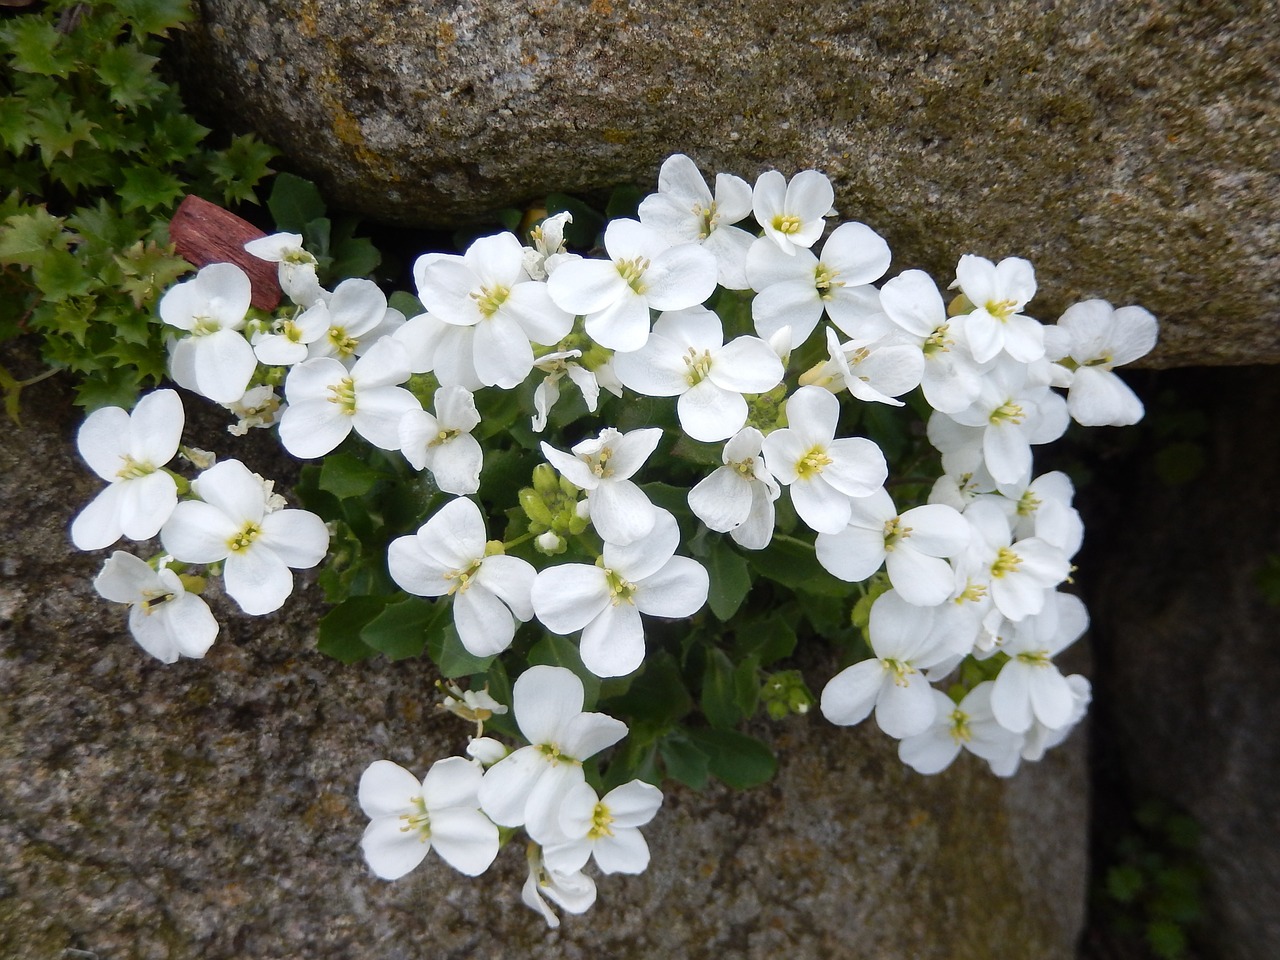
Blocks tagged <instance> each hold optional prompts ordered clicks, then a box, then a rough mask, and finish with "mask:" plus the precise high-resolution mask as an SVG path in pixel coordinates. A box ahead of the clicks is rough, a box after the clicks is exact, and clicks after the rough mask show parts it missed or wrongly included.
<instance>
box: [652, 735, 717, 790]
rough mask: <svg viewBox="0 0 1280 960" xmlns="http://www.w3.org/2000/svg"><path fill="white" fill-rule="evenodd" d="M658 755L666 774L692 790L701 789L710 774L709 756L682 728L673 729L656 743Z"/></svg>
mask: <svg viewBox="0 0 1280 960" xmlns="http://www.w3.org/2000/svg"><path fill="white" fill-rule="evenodd" d="M658 755H659V756H660V757H662V766H663V768H664V769H665V770H666V771H667V776H668V777H670V778H671V779H673V780H678V781H680V782H681V783H683V784H684V785H685V786H687V787H690V788H692V789H694V790H702V789H704V788H705V787H706V785H707V778H708V777H709V776H710V775H711V767H710V764H711V758H710V757H708V756H707V754H706V751H704V750H702V749H700V748H699V747H697V746H696V745H694V743H693V742H692V741H691V740H690V739H689V737H688V736H687V735H686V734H685V733H684V731H682V730H673V731H671V733H669V734H667V735H666V736H665V737H663V738H662V740H661V741H660V742H659V743H658Z"/></svg>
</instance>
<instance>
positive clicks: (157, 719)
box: [0, 381, 1088, 960]
mask: <svg viewBox="0 0 1280 960" xmlns="http://www.w3.org/2000/svg"><path fill="white" fill-rule="evenodd" d="M24 400H25V401H27V402H26V403H25V405H24V406H25V409H26V415H25V421H24V425H23V427H22V428H21V429H18V430H11V431H10V432H9V433H8V435H7V439H6V443H4V444H3V445H0V536H2V537H3V545H2V546H0V731H3V733H2V735H0V956H6V957H9V956H12V957H23V958H31V960H65V958H66V957H72V956H88V955H90V954H92V955H95V956H98V957H101V958H106V957H111V958H119V960H124V958H146V960H149V958H167V960H186V958H197V957H198V958H202V960H223V958H228V960H229V958H246V957H252V958H270V957H307V958H315V960H326V958H348V957H379V958H387V960H395V958H416V957H432V958H458V960H463V958H466V960H471V958H481V957H511V956H520V957H530V958H552V957H555V958H579V957H611V958H618V960H627V958H637V960H640V958H652V957H668V956H669V957H682V958H691V960H701V958H712V957H715V958H720V957H726V956H729V957H742V958H764V957H775V956H778V955H782V954H785V955H786V956H788V957H792V958H796V960H829V958H832V957H840V956H853V955H856V956H859V957H869V958H880V957H883V958H894V960H897V958H903V957H912V958H923V960H931V958H936V960H991V958H1001V960H1002V958H1008V960H1024V958H1027V957H1035V958H1037V960H1067V958H1070V957H1072V956H1074V945H1075V942H1076V939H1077V937H1078V935H1079V932H1080V929H1081V925H1082V922H1083V912H1084V886H1085V847H1086V819H1087V802H1088V801H1087V786H1086V778H1085V772H1084V760H1083V738H1082V737H1081V736H1080V735H1078V734H1077V735H1076V736H1075V737H1073V738H1072V740H1071V741H1070V742H1069V743H1068V745H1066V746H1064V747H1063V748H1060V749H1059V750H1057V751H1055V752H1054V753H1053V754H1051V755H1050V757H1049V758H1048V759H1047V760H1046V762H1044V763H1043V764H1040V765H1031V766H1030V767H1028V768H1027V769H1025V770H1024V771H1023V772H1022V773H1021V774H1019V776H1018V777H1017V778H1015V779H1013V780H1012V781H1008V782H1005V781H1000V780H997V779H996V778H994V777H992V776H991V775H990V774H989V773H987V772H986V771H985V770H984V769H982V768H980V766H979V765H978V764H976V763H963V762H962V763H960V764H958V765H957V766H956V768H954V769H953V770H951V771H949V772H948V773H947V774H945V775H943V776H939V777H935V778H925V777H920V776H918V775H916V774H913V773H912V772H911V771H909V770H907V769H905V768H904V767H903V766H902V764H901V763H899V762H898V760H897V758H896V756H895V755H894V750H893V746H892V743H891V742H889V741H887V739H886V738H884V737H882V736H881V735H879V733H878V732H877V731H875V730H874V729H867V728H859V729H853V730H839V729H835V728H832V727H830V726H828V725H827V724H825V722H824V721H822V720H821V718H819V717H818V716H816V715H812V716H809V717H805V718H794V719H792V720H791V721H788V722H786V723H782V724H777V725H770V726H768V727H765V728H761V729H762V732H764V733H765V734H766V735H767V736H768V737H769V739H770V740H771V741H772V742H773V744H774V746H775V748H776V749H777V751H778V753H779V754H780V756H781V769H780V770H779V772H778V776H777V778H776V779H775V780H774V781H773V782H772V783H770V784H769V785H767V786H765V787H762V788H760V789H757V790H753V791H749V792H743V793H736V794H735V793H731V792H729V791H727V790H723V789H719V788H714V789H709V790H708V791H706V792H705V793H701V794H698V793H693V792H691V791H688V790H683V789H672V790H671V791H669V792H668V794H667V800H666V804H665V806H664V808H663V810H662V811H661V813H660V814H659V817H658V819H657V821H656V822H655V823H654V824H653V825H652V826H651V827H650V828H648V829H647V831H646V832H647V834H648V837H649V839H650V843H651V846H652V850H653V864H652V866H651V868H650V869H649V871H648V872H647V873H645V874H643V875H641V876H639V877H602V878H600V900H599V902H598V903H597V905H596V906H595V907H594V909H593V910H592V911H591V912H590V913H588V914H587V915H585V916H583V917H568V918H566V919H565V922H564V925H563V927H562V928H561V929H560V931H558V932H550V931H548V930H546V928H545V927H544V925H543V923H542V921H541V919H539V918H538V917H537V916H536V915H535V914H534V913H532V912H531V911H529V910H527V909H526V908H525V907H524V906H522V905H521V903H520V899H519V888H520V885H521V883H522V881H523V875H524V863H523V856H522V851H521V850H519V849H506V850H504V851H503V852H502V853H501V854H500V856H499V860H498V863H497V864H496V866H495V867H494V869H493V870H492V871H491V872H490V873H489V874H488V875H486V876H485V877H484V878H483V879H479V880H471V879H468V878H465V877H463V876H461V875H459V874H456V873H454V872H452V871H451V870H449V869H448V868H446V867H445V866H444V865H443V864H441V863H440V862H438V861H436V860H435V859H434V858H429V859H428V861H427V862H426V863H425V864H424V865H423V866H422V867H420V868H419V869H418V870H417V871H415V872H414V873H413V874H411V875H410V876H409V877H407V878H405V879H404V880H402V881H399V882H396V883H385V882H382V881H379V880H377V879H375V878H374V877H372V876H371V874H370V873H369V871H368V870H367V868H366V867H365V865H364V864H363V862H362V860H361V856H360V853H359V846H358V845H359V839H360V834H361V832H362V830H363V829H364V826H365V823H366V822H367V821H366V820H365V818H364V817H363V815H362V814H361V813H360V810H359V808H358V806H357V804H356V802H355V786H356V783H357V781H358V778H359V775H360V772H361V771H362V769H363V768H364V767H365V766H366V765H367V764H368V763H369V762H371V761H372V760H374V759H377V758H382V757H386V758H390V759H392V760H395V761H396V762H398V763H402V764H405V765H407V766H410V767H413V768H414V769H415V770H418V771H419V772H421V771H423V770H424V769H425V767H426V765H427V764H428V763H429V762H431V761H432V760H433V759H436V758H438V757H441V756H444V755H446V754H449V753H453V752H456V751H457V750H458V749H459V748H460V747H461V745H462V743H463V742H464V739H465V733H466V728H465V727H464V725H463V724H462V723H460V722H459V721H457V720H456V719H454V718H452V717H450V716H448V715H445V714H442V713H441V712H439V711H436V710H433V709H432V706H431V700H432V698H431V694H430V691H431V686H432V681H433V674H432V671H431V669H430V668H429V666H428V665H427V664H426V663H425V662H418V661H406V662H401V663H396V664H390V663H387V662H383V661H375V662H368V663H364V664H359V665H356V666H351V667H344V666H342V665H340V664H338V663H336V662H334V661H331V660H328V659H326V658H325V657H323V656H321V655H319V654H318V653H316V652H315V650H314V629H315V623H316V619H317V617H318V616H319V614H320V613H321V607H322V605H321V604H320V602H319V601H318V598H317V595H316V590H315V588H314V587H313V586H312V587H305V586H304V589H302V590H301V591H300V593H299V594H298V595H297V596H295V597H294V598H293V599H291V601H290V602H289V604H288V605H287V606H286V607H285V609H284V610H283V611H282V612H281V613H279V614H278V615H275V616H271V617H266V618H258V619H249V618H245V617H243V616H238V615H236V614H234V613H233V612H232V605H231V604H230V603H229V602H226V601H225V600H222V599H221V598H216V597H215V598H214V604H215V610H216V612H217V613H218V614H219V615H220V619H221V620H222V621H223V624H224V626H223V632H222V635H221V636H220V637H219V639H218V641H217V642H216V644H215V645H214V647H213V649H212V650H211V651H210V653H209V655H208V656H207V657H206V658H205V659H203V660H200V661H182V662H180V663H177V664H173V665H169V666H166V665H164V664H161V663H158V662H156V661H154V660H151V659H150V658H148V657H147V656H146V655H145V654H144V653H142V651H141V650H139V649H138V648H137V646H136V645H135V644H134V643H133V642H132V640H131V639H130V638H129V636H128V634H127V632H126V631H125V629H124V625H123V615H122V613H121V611H119V610H117V609H114V608H111V607H110V606H109V605H108V604H105V603H104V602H102V601H100V600H99V599H97V597H96V596H95V594H94V592H93V589H92V587H91V585H90V582H89V581H90V578H91V577H92V576H93V575H94V574H95V573H96V571H97V569H98V567H99V564H100V563H101V560H102V557H103V554H97V555H86V554H76V553H75V552H74V551H73V550H72V549H71V546H70V544H69V542H68V540H67V533H66V531H67V525H68V522H69V521H70V519H71V517H72V515H73V514H74V512H75V511H76V510H77V509H79V506H80V505H81V504H82V503H84V502H86V501H87V499H88V498H89V497H90V496H91V495H92V494H93V493H94V492H95V491H96V490H97V488H98V486H99V484H98V482H97V481H96V479H95V478H93V477H92V476H91V475H90V474H89V472H88V470H87V469H85V468H84V467H83V465H81V464H80V463H79V462H78V460H77V457H76V455H75V453H74V451H73V448H72V445H71V440H72V437H73V434H74V428H75V424H76V421H77V418H76V417H75V416H74V415H72V413H71V411H70V410H69V408H68V406H67V405H66V402H65V398H63V397H60V396H58V395H57V394H56V386H55V384H54V382H52V381H48V382H45V383H43V384H39V385H37V386H34V387H31V388H29V391H28V393H27V394H24ZM197 406H203V404H201V403H198V402H194V401H193V402H189V403H188V410H189V411H191V410H194V409H195V408H196V407H197ZM219 429H220V428H212V429H210V428H206V433H205V434H204V436H202V437H201V436H197V437H196V438H195V440H196V442H197V443H198V444H199V445H200V446H203V447H206V448H211V449H216V450H220V451H223V452H227V451H229V450H230V449H233V448H232V447H231V446H230V444H228V443H226V442H225V441H224V439H223V438H222V437H220V436H219V435H218V431H219ZM224 436H225V435H224ZM260 440H262V441H266V445H265V446H264V445H263V444H261V443H259V444H257V445H256V446H254V445H251V446H250V447H249V448H248V450H249V453H248V454H245V456H246V458H247V459H249V460H250V461H251V462H253V463H254V464H255V465H256V466H257V467H258V468H259V469H260V470H262V472H264V473H266V474H268V475H272V474H273V473H274V474H275V475H280V473H281V472H282V471H281V470H280V467H281V464H280V463H279V462H277V457H275V456H273V455H272V450H271V447H270V438H266V437H263V438H260ZM234 449H236V450H237V451H243V450H245V449H246V448H245V447H243V446H242V445H237V446H236V447H235V448H234ZM251 455H256V458H255V456H251ZM829 669H830V668H829V666H827V665H820V666H819V667H817V668H815V670H814V671H813V672H812V674H811V678H810V679H811V681H812V682H814V683H818V682H820V679H821V677H822V675H823V672H824V671H826V672H829ZM969 759H971V758H969ZM64 951H69V952H64ZM74 951H86V953H83V954H81V953H75V952H74Z"/></svg>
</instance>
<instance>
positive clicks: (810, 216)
mask: <svg viewBox="0 0 1280 960" xmlns="http://www.w3.org/2000/svg"><path fill="white" fill-rule="evenodd" d="M835 196H836V195H835V191H834V190H833V189H832V188H831V181H830V180H828V179H827V178H826V177H825V176H824V175H823V174H821V173H818V171H816V170H804V171H802V172H800V173H797V174H796V175H795V176H794V177H792V178H791V182H790V183H788V182H787V179H786V178H785V177H784V176H783V175H782V174H781V173H779V172H778V171H777V170H769V171H766V172H765V173H762V174H760V178H759V179H758V180H756V185H755V189H754V190H753V191H752V196H751V206H752V211H753V212H754V213H755V216H756V221H757V222H758V223H759V224H760V226H761V227H763V228H764V235H765V236H766V237H768V238H769V239H770V240H772V241H773V242H774V243H775V244H777V245H778V249H779V250H781V251H782V252H783V253H795V252H796V250H798V249H802V248H807V247H811V246H813V245H814V243H816V242H817V240H818V238H819V237H820V236H822V231H823V229H824V228H825V227H826V222H825V221H824V220H823V218H824V217H826V216H828V215H829V214H830V212H831V204H832V202H833V201H834V200H835Z"/></svg>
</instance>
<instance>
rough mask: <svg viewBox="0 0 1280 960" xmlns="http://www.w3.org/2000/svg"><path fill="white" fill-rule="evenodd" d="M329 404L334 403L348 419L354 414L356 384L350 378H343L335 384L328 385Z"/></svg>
mask: <svg viewBox="0 0 1280 960" xmlns="http://www.w3.org/2000/svg"><path fill="white" fill-rule="evenodd" d="M329 402H330V403H336V404H337V405H338V406H339V407H340V408H341V409H342V412H343V413H345V414H346V415H347V416H348V417H350V416H352V415H353V414H354V413H355V412H356V383H355V381H354V380H352V379H351V378H350V377H343V378H342V379H341V380H339V381H338V382H337V383H331V384H329Z"/></svg>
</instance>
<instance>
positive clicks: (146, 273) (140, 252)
mask: <svg viewBox="0 0 1280 960" xmlns="http://www.w3.org/2000/svg"><path fill="white" fill-rule="evenodd" d="M113 259H114V260H115V262H116V265H117V266H118V267H120V271H121V280H120V289H121V290H123V291H124V292H125V293H127V294H128V295H129V299H130V300H132V301H133V305H134V307H136V308H137V309H139V310H141V309H142V308H143V307H145V306H148V305H149V304H151V303H153V302H154V301H155V300H156V299H157V298H158V297H159V296H160V294H161V293H163V292H164V291H165V290H167V289H169V287H171V286H172V285H173V284H174V282H175V281H176V280H177V279H178V278H179V277H181V276H182V275H183V274H185V273H188V272H190V271H191V269H192V266H191V264H190V263H188V262H187V261H186V260H184V259H182V258H181V257H179V256H178V255H177V254H175V253H174V252H173V250H172V248H171V247H169V248H166V247H162V246H160V245H159V244H157V243H146V244H144V243H143V242H142V241H141V240H139V241H138V242H137V243H135V244H134V245H133V246H131V247H129V248H128V250H126V251H125V253H124V255H123V256H116V257H113Z"/></svg>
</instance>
